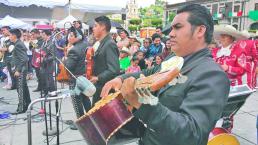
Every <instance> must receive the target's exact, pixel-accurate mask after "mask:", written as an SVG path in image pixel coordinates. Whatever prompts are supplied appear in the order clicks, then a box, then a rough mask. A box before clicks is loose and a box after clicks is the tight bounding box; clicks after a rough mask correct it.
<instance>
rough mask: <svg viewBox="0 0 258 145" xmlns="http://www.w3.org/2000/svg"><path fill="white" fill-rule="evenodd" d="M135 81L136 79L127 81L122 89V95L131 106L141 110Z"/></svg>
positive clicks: (132, 78) (131, 78)
mask: <svg viewBox="0 0 258 145" xmlns="http://www.w3.org/2000/svg"><path fill="white" fill-rule="evenodd" d="M135 81H136V79H135V78H134V77H130V78H127V79H125V80H124V82H123V84H122V87H121V93H122V96H123V97H124V99H125V100H126V101H127V102H128V103H129V104H130V105H131V106H133V107H135V108H136V109H139V108H140V107H141V103H139V101H138V94H137V93H136V91H135Z"/></svg>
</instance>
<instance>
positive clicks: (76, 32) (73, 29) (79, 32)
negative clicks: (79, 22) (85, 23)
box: [69, 26, 84, 40]
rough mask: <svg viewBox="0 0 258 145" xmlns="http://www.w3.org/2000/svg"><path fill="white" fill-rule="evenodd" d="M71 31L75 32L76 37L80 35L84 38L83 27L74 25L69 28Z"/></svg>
mask: <svg viewBox="0 0 258 145" xmlns="http://www.w3.org/2000/svg"><path fill="white" fill-rule="evenodd" d="M69 32H73V34H74V36H75V37H76V38H79V37H80V39H81V40H83V39H84V35H83V32H82V30H81V29H77V28H75V27H74V26H72V27H71V28H70V29H69Z"/></svg>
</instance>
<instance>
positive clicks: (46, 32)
mask: <svg viewBox="0 0 258 145" xmlns="http://www.w3.org/2000/svg"><path fill="white" fill-rule="evenodd" d="M42 32H43V33H45V34H46V35H47V36H50V35H51V34H52V33H51V30H43V31H42Z"/></svg>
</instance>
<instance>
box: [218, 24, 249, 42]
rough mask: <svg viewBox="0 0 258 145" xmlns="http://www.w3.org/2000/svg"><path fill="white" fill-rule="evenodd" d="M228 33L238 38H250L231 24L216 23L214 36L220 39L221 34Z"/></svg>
mask: <svg viewBox="0 0 258 145" xmlns="http://www.w3.org/2000/svg"><path fill="white" fill-rule="evenodd" d="M222 34H226V35H230V36H232V37H234V38H235V39H236V40H244V39H248V37H247V36H245V35H244V34H242V33H241V32H239V31H238V30H236V28H235V27H233V26H231V25H215V26H214V38H215V39H218V38H219V36H220V35H222Z"/></svg>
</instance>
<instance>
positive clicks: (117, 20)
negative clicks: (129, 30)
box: [111, 19, 124, 24]
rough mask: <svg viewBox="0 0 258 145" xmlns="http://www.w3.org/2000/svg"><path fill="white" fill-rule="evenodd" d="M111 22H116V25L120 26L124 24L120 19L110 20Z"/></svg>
mask: <svg viewBox="0 0 258 145" xmlns="http://www.w3.org/2000/svg"><path fill="white" fill-rule="evenodd" d="M111 21H113V22H117V23H120V24H124V21H123V20H121V19H111Z"/></svg>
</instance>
